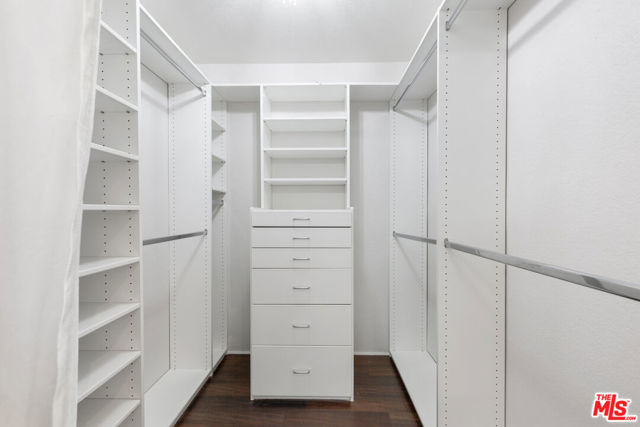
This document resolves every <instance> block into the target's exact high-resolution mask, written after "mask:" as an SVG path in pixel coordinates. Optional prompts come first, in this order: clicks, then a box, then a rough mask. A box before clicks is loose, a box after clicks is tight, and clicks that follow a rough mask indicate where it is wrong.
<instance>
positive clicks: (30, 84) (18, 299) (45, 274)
mask: <svg viewBox="0 0 640 427" xmlns="http://www.w3.org/2000/svg"><path fill="white" fill-rule="evenodd" d="M99 10H100V1H99V0H55V1H24V0H0V52H1V53H2V59H1V60H0V82H2V86H3V94H2V99H1V100H0V424H2V425H6V426H38V427H42V426H71V425H75V423H76V383H77V364H78V360H77V359H78V351H77V345H78V343H77V329H76V328H77V327H76V323H77V316H78V314H77V313H78V302H77V300H78V297H77V265H78V253H79V234H80V224H81V219H82V213H81V210H80V204H81V201H82V193H83V186H84V177H85V174H86V169H87V164H88V156H89V146H88V143H89V140H90V138H91V127H92V123H93V102H94V82H95V76H96V67H97V51H98V34H99Z"/></svg>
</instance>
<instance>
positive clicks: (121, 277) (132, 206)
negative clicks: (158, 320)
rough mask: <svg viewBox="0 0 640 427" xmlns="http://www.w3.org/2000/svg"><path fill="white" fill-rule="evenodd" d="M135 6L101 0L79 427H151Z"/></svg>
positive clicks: (83, 265) (84, 238) (86, 199)
mask: <svg viewBox="0 0 640 427" xmlns="http://www.w3.org/2000/svg"><path fill="white" fill-rule="evenodd" d="M137 26H138V4H137V1H135V0H134V1H130V2H122V1H116V0H103V2H102V10H101V24H100V47H99V58H98V76H97V82H96V103H95V115H94V131H93V137H92V142H91V144H90V148H91V151H90V159H89V167H88V170H87V177H86V182H85V191H84V196H83V206H82V207H83V224H82V234H81V247H80V253H81V257H80V267H79V276H80V279H79V283H78V286H79V290H78V294H79V304H80V309H79V318H78V329H77V330H78V348H79V363H78V365H79V369H78V414H77V415H78V425H79V426H117V425H122V426H136V427H142V426H143V425H144V418H143V417H144V411H143V410H142V353H143V349H142V342H143V340H142V324H141V320H142V315H141V311H142V308H141V301H142V277H141V268H140V262H141V261H140V254H141V247H142V241H141V235H140V212H139V183H140V177H139V168H138V140H139V129H138V100H139V99H140V92H139V75H140V62H139V55H138V52H139V43H138V37H137V31H136V29H137Z"/></svg>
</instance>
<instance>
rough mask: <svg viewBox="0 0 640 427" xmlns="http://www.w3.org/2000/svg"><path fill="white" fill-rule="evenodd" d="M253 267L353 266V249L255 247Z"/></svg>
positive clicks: (252, 258)
mask: <svg viewBox="0 0 640 427" xmlns="http://www.w3.org/2000/svg"><path fill="white" fill-rule="evenodd" d="M251 266H252V267H253V268H351V249H344V248H332V249H323V248H253V249H251Z"/></svg>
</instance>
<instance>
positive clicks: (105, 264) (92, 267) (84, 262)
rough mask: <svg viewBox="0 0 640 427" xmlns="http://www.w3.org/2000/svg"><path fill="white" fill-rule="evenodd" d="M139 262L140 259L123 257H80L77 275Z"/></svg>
mask: <svg viewBox="0 0 640 427" xmlns="http://www.w3.org/2000/svg"><path fill="white" fill-rule="evenodd" d="M138 261H140V257H124V256H81V257H80V268H79V269H78V275H79V276H80V277H84V276H88V275H90V274H95V273H100V272H103V271H107V270H111V269H113V268H118V267H122V266H125V265H129V264H134V263H136V262H138Z"/></svg>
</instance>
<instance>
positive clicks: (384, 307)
mask: <svg viewBox="0 0 640 427" xmlns="http://www.w3.org/2000/svg"><path fill="white" fill-rule="evenodd" d="M227 106H228V117H227V120H228V122H227V123H228V124H227V127H228V131H227V132H228V135H227V137H228V138H229V139H228V145H227V146H228V150H229V155H228V160H229V161H228V163H227V165H228V166H229V177H230V178H229V181H228V191H229V193H228V195H227V197H226V199H225V203H226V206H227V208H228V209H229V213H230V229H231V242H230V260H231V261H230V262H231V264H230V269H229V270H230V271H229V277H230V281H229V337H228V344H229V351H231V352H247V351H249V248H250V233H249V208H250V207H251V206H256V207H259V206H260V182H259V180H260V172H259V171H260V169H259V165H260V160H259V159H260V151H259V149H260V142H259V105H258V103H240V102H230V103H228V104H227ZM351 120H352V122H351V149H352V157H351V179H352V187H351V198H352V201H353V206H354V208H355V230H354V235H355V239H354V242H355V249H354V251H355V316H354V317H355V351H356V352H365V353H384V354H386V353H387V352H388V350H389V343H388V329H389V319H388V311H389V310H388V276H389V274H388V253H389V249H388V246H389V236H388V233H389V108H388V104H387V103H386V102H362V103H353V104H352V105H351Z"/></svg>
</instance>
